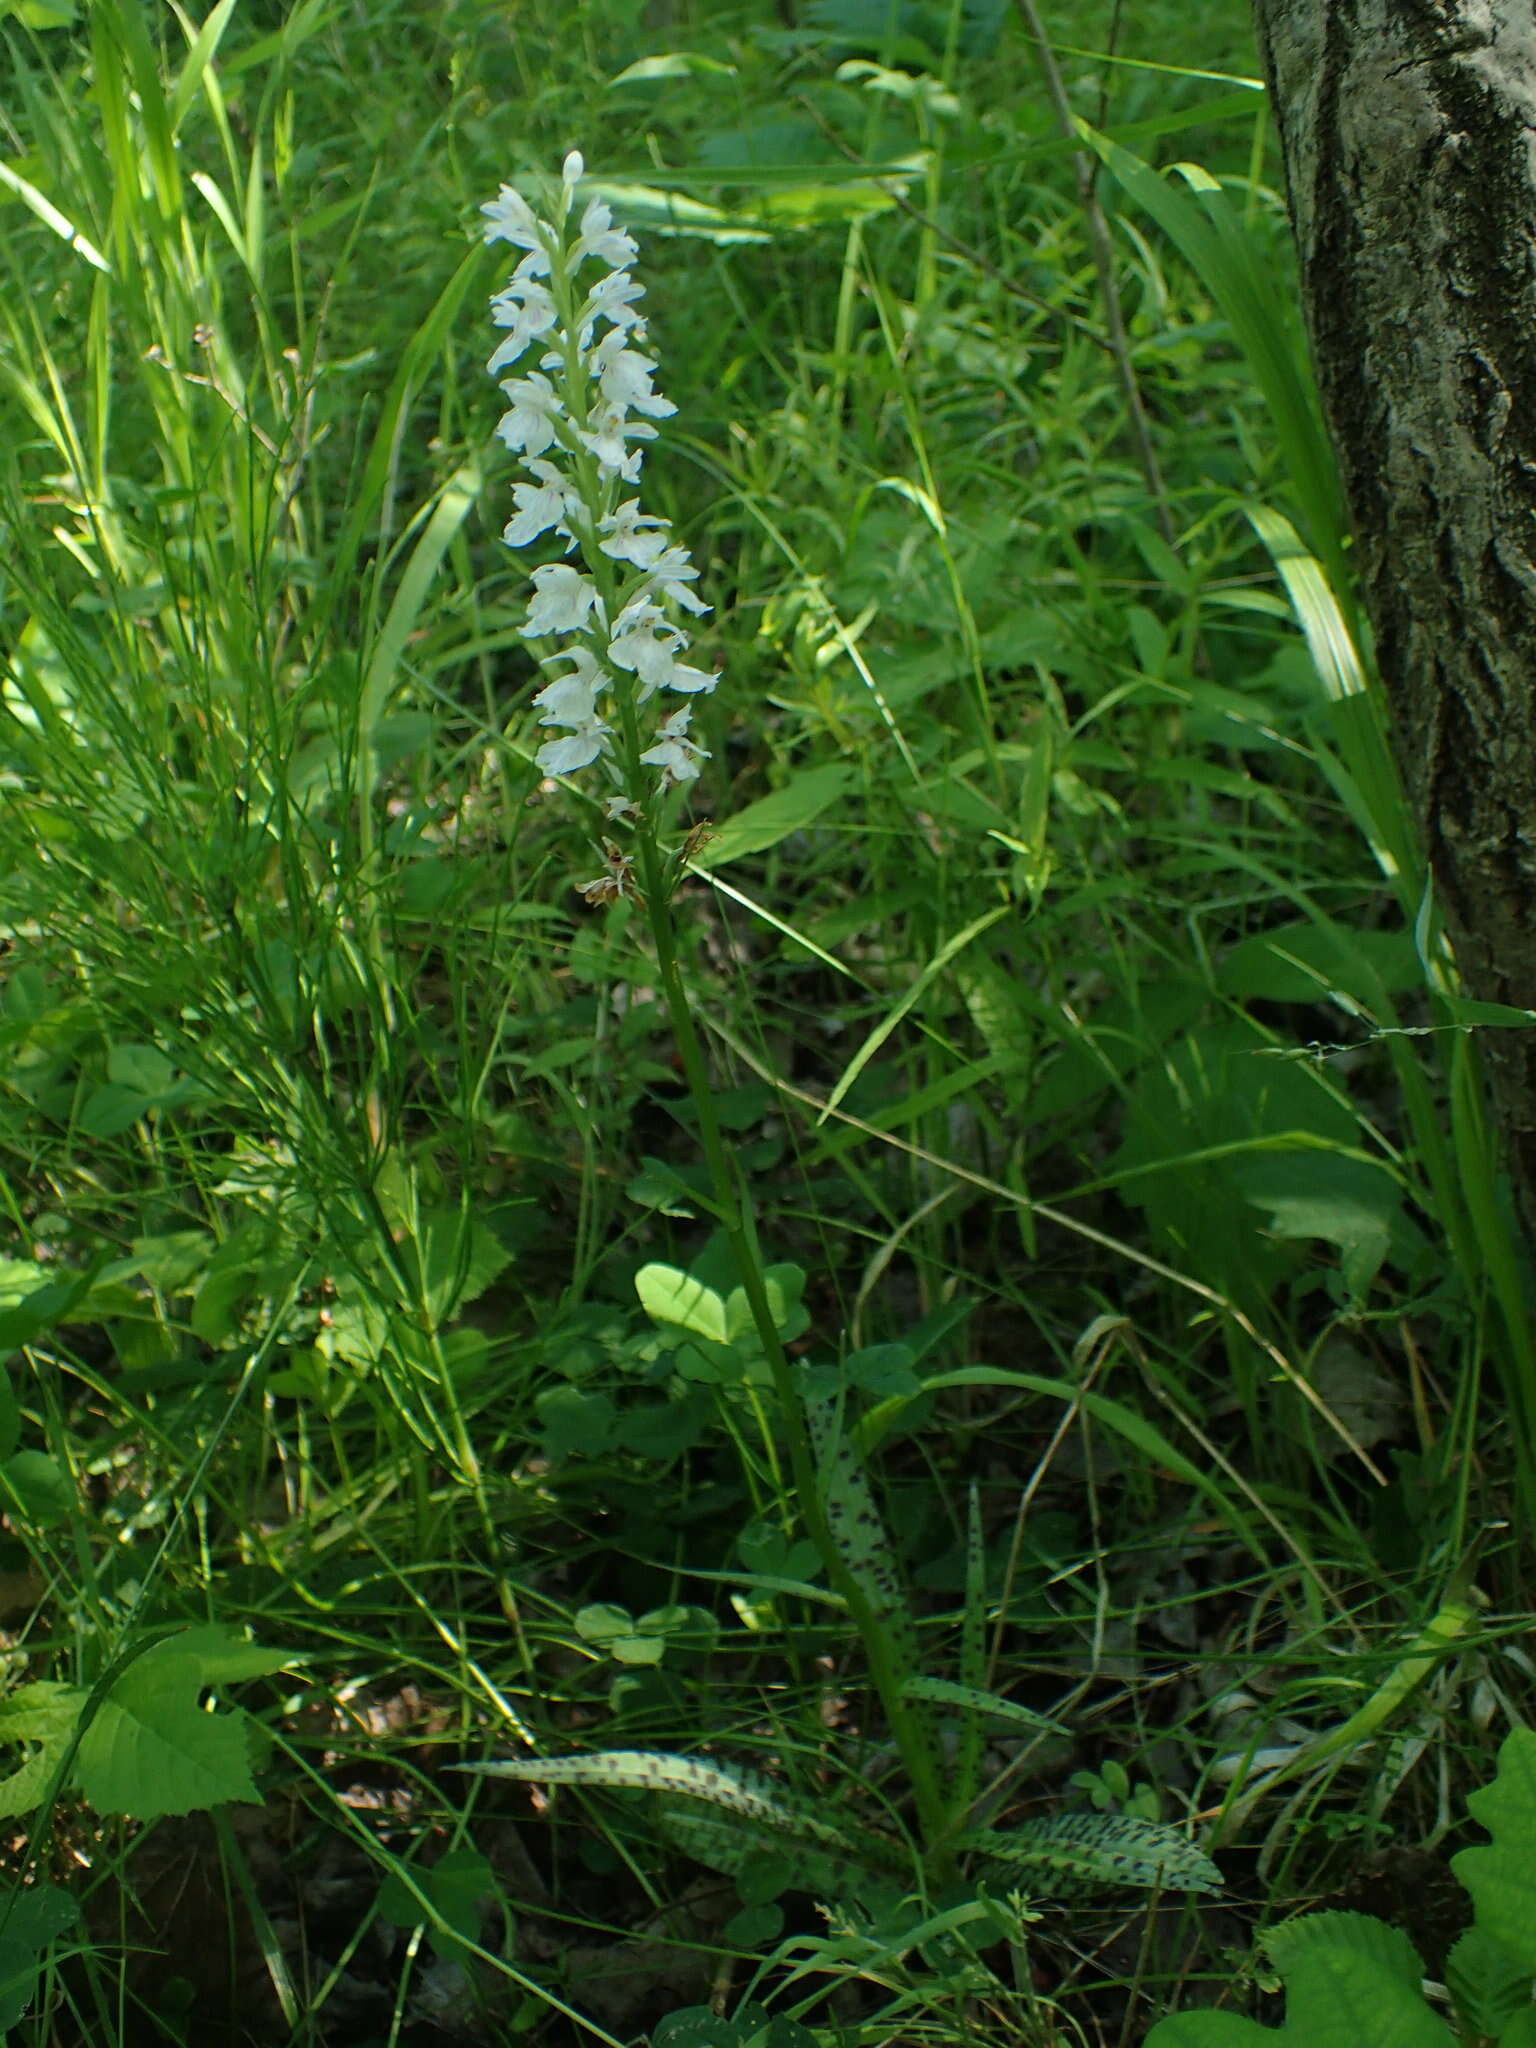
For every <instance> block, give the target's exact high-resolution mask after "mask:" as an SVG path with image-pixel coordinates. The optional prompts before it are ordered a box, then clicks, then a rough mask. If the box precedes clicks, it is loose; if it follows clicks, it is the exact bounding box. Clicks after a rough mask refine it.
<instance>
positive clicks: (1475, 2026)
mask: <svg viewBox="0 0 1536 2048" xmlns="http://www.w3.org/2000/svg"><path fill="white" fill-rule="evenodd" d="M1445 1988H1446V1990H1447V1991H1449V1992H1450V1994H1451V2002H1452V2004H1453V2005H1454V2006H1455V2008H1456V2013H1457V2017H1458V2018H1459V2019H1461V2020H1462V2021H1464V2022H1465V2024H1466V2025H1468V2026H1469V2027H1470V2028H1471V2029H1472V2031H1473V2032H1474V2033H1476V2034H1502V2032H1503V2030H1504V2029H1505V2027H1507V2026H1508V2024H1509V2022H1510V2021H1511V2020H1512V2019H1513V2018H1514V2017H1515V2015H1516V2014H1517V2013H1518V2012H1519V2011H1520V2010H1521V2008H1522V2007H1524V2006H1528V2005H1529V2004H1530V2002H1531V1971H1530V1969H1529V1968H1528V1967H1527V1966H1526V1965H1525V1964H1523V1963H1521V1962H1520V1961H1519V1959H1518V1958H1517V1957H1515V1956H1512V1955H1511V1954H1510V1953H1509V1951H1508V1949H1506V1948H1505V1947H1504V1946H1503V1944H1502V1943H1501V1942H1497V1941H1495V1940H1494V1938H1493V1936H1492V1935H1491V1934H1490V1933H1489V1932H1488V1930H1487V1928H1485V1927H1469V1928H1468V1929H1467V1931H1466V1933H1465V1934H1463V1935H1462V1936H1461V1938H1460V1939H1459V1940H1458V1941H1457V1942H1456V1944H1455V1946H1454V1947H1453V1948H1452V1950H1451V1952H1450V1954H1449V1955H1448V1956H1447V1957H1446V1959H1445Z"/></svg>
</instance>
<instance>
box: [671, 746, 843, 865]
mask: <svg viewBox="0 0 1536 2048" xmlns="http://www.w3.org/2000/svg"><path fill="white" fill-rule="evenodd" d="M852 780H853V771H852V769H851V768H847V767H845V766H844V765H843V763H842V762H841V761H832V762H828V763H827V764H826V765H825V766H824V767H820V768H808V769H804V770H801V771H798V772H797V773H795V774H794V775H792V776H791V777H790V779H789V781H788V782H786V783H785V785H784V787H783V788H782V789H776V790H774V792H773V793H772V795H771V796H765V797H759V798H758V800H757V802H756V803H755V804H748V805H747V806H746V808H745V809H744V810H740V811H736V812H734V813H733V814H732V815H731V816H730V817H729V818H727V819H726V821H725V823H724V824H723V825H721V826H719V827H718V828H717V829H716V832H715V835H714V837H713V838H712V839H710V840H708V841H706V843H705V844H704V845H703V846H702V847H701V848H700V850H699V851H698V853H696V854H695V855H694V865H695V866H696V867H701V868H718V867H723V866H724V865H725V863H726V862H727V861H729V860H740V859H741V858H742V856H743V855H744V854H748V853H764V852H766V851H767V849H768V848H769V847H770V846H777V845H778V843H779V841H780V840H781V839H787V838H788V837H789V835H790V833H791V832H803V831H805V829H806V828H807V826H809V825H813V824H814V823H815V822H816V820H817V819H818V818H819V817H820V816H821V815H822V813H823V812H824V811H826V810H829V809H830V808H831V806H832V805H833V804H834V803H836V802H837V800H838V798H839V797H840V796H841V795H842V794H843V792H844V790H846V789H847V787H848V785H849V784H850V782H852Z"/></svg>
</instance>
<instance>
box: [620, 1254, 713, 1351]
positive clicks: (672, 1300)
mask: <svg viewBox="0 0 1536 2048" xmlns="http://www.w3.org/2000/svg"><path fill="white" fill-rule="evenodd" d="M635 1292H636V1294H638V1295H639V1297H640V1306H641V1307H642V1308H643V1309H644V1310H645V1312H646V1314H647V1315H648V1316H649V1317H650V1318H651V1320H652V1322H656V1323H671V1324H673V1325H674V1326H675V1327H676V1328H678V1329H680V1330H690V1331H692V1333H693V1334H694V1336H696V1337H708V1338H709V1340H710V1342H711V1343H713V1344H726V1343H729V1341H730V1318H729V1316H728V1314H727V1310H726V1302H725V1298H724V1296H723V1295H720V1294H717V1293H716V1292H715V1290H714V1288H712V1287H706V1286H705V1285H704V1283H703V1281H702V1280H694V1279H692V1278H690V1276H689V1275H688V1274H687V1273H680V1272H679V1271H678V1269H677V1267H676V1266H662V1265H650V1266H642V1267H641V1268H640V1271H639V1272H638V1273H637V1274H636V1275H635Z"/></svg>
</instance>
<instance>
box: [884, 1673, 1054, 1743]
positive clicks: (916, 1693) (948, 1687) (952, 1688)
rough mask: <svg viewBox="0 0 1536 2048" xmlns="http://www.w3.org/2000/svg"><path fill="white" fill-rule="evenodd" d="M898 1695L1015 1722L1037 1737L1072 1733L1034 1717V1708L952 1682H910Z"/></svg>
mask: <svg viewBox="0 0 1536 2048" xmlns="http://www.w3.org/2000/svg"><path fill="white" fill-rule="evenodd" d="M901 1693H902V1698H903V1699H909V1700H932V1701H933V1702H934V1704H935V1705H936V1706H945V1707H960V1708H961V1709H963V1711H964V1712H966V1713H968V1714H979V1715H987V1714H993V1715H996V1717H997V1718H998V1719H999V1720H1000V1721H1017V1722H1018V1724H1019V1726H1020V1727H1021V1728H1030V1729H1033V1730H1034V1731H1035V1733H1036V1734H1038V1735H1070V1734H1071V1733H1072V1731H1071V1729H1070V1728H1068V1727H1066V1726H1064V1724H1063V1723H1062V1722H1060V1721H1053V1720H1052V1719H1051V1718H1050V1716H1049V1715H1048V1714H1037V1713H1036V1712H1035V1710H1034V1708H1033V1707H1024V1706H1021V1705H1020V1704H1019V1702H1018V1701H1017V1700H1005V1699H1004V1698H1003V1696H1002V1694H1001V1693H998V1692H982V1691H981V1690H980V1689H979V1688H978V1687H976V1686H971V1685H961V1684H960V1683H959V1682H958V1681H957V1680H955V1679H953V1678H909V1679H907V1681H906V1682H905V1684H904V1685H903V1686H902V1688H901Z"/></svg>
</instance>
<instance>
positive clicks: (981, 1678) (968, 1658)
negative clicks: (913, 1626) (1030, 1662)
mask: <svg viewBox="0 0 1536 2048" xmlns="http://www.w3.org/2000/svg"><path fill="white" fill-rule="evenodd" d="M915 1682H916V1683H917V1684H921V1683H922V1680H921V1679H919V1680H917V1681H915ZM986 1682H987V1553H986V1546H985V1543H984V1541H983V1538H982V1530H981V1489H980V1488H979V1487H978V1486H977V1484H976V1482H975V1480H974V1479H973V1480H972V1481H971V1485H970V1493H969V1497H968V1499H967V1501H966V1511H965V1612H964V1615H963V1616H962V1618H961V1623H960V1689H961V1691H962V1692H965V1693H968V1694H969V1695H970V1696H971V1700H974V1699H975V1697H976V1695H977V1694H979V1693H982V1692H983V1691H984V1689H985V1686H986ZM908 1691H909V1692H910V1686H909V1687H908ZM915 1696H916V1697H918V1698H923V1697H926V1698H928V1699H932V1698H933V1694H932V1693H931V1692H930V1693H928V1694H926V1695H924V1694H917V1695H915ZM961 1704H967V1705H968V1704H970V1701H965V1702H962V1703H961ZM984 1745H985V1736H984V1733H983V1730H982V1725H981V1721H980V1719H979V1717H978V1716H977V1715H976V1714H974V1713H971V1714H968V1715H967V1716H966V1718H965V1719H964V1720H963V1721H962V1722H961V1724H960V1740H959V1742H958V1743H957V1744H956V1746H955V1760H954V1766H953V1769H952V1771H951V1775H950V1785H951V1798H952V1801H953V1809H952V1810H953V1813H954V1816H955V1818H956V1819H957V1820H963V1819H964V1818H965V1816H966V1814H967V1813H968V1812H969V1811H970V1808H971V1805H972V1803H973V1802H974V1800H975V1798H976V1794H977V1792H978V1791H979V1790H980V1788H981V1759H982V1752H983V1748H984Z"/></svg>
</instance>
